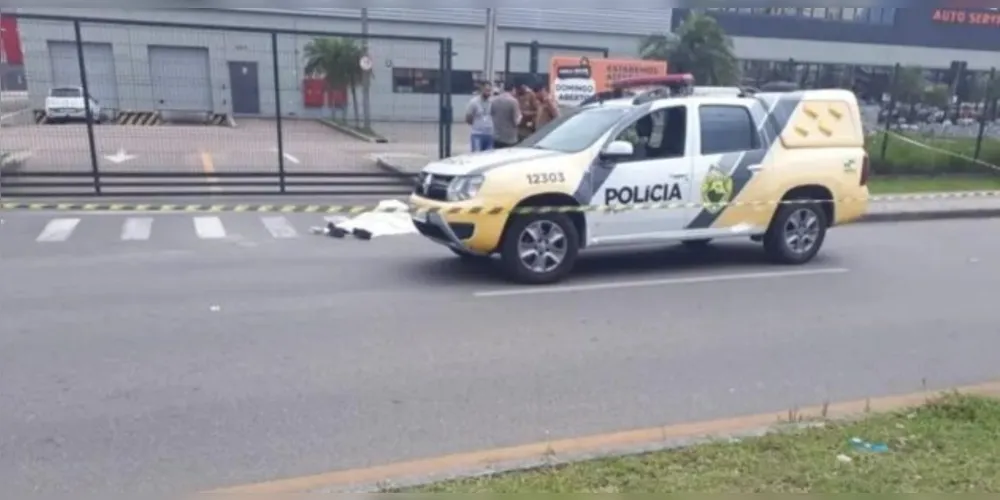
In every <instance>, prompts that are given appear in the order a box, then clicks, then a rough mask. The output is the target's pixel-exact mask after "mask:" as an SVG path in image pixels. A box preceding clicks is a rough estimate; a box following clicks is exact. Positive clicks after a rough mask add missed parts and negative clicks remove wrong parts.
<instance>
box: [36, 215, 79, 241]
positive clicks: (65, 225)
mask: <svg viewBox="0 0 1000 500" xmlns="http://www.w3.org/2000/svg"><path fill="white" fill-rule="evenodd" d="M79 223H80V219H52V220H51V221H49V223H48V224H46V225H45V229H42V233H41V234H39V235H38V238H36V239H35V241H44V242H56V241H66V240H67V239H69V237H70V235H71V234H73V230H74V229H76V225H77V224H79Z"/></svg>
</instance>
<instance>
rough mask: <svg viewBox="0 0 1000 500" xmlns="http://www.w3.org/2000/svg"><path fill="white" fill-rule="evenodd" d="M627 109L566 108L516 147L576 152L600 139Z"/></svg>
mask: <svg viewBox="0 0 1000 500" xmlns="http://www.w3.org/2000/svg"><path fill="white" fill-rule="evenodd" d="M628 111H629V108H617V107H607V108H588V109H579V108H577V109H574V110H570V111H567V112H565V114H563V115H562V116H560V117H559V118H557V119H555V120H553V121H551V122H549V123H548V124H546V125H545V126H544V127H542V128H540V129H538V131H536V132H535V133H534V134H531V135H530V136H528V137H527V138H525V139H524V141H522V142H521V144H519V145H518V146H519V147H525V148H536V149H548V150H552V151H562V152H563V153H578V152H580V151H583V150H584V149H587V148H588V147H590V146H591V145H592V144H594V142H595V141H597V140H598V139H600V138H601V136H602V135H604V133H605V132H607V131H608V130H610V129H611V127H612V126H614V124H615V123H618V120H620V119H621V118H622V117H623V116H625V114H626V113H628Z"/></svg>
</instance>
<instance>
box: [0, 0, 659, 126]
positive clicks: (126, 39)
mask: <svg viewBox="0 0 1000 500" xmlns="http://www.w3.org/2000/svg"><path fill="white" fill-rule="evenodd" d="M16 14H17V15H19V16H20V17H19V19H18V22H19V25H20V31H21V45H22V46H23V51H24V64H25V74H26V78H27V84H28V89H29V94H30V98H31V101H32V105H33V106H34V107H35V108H36V109H39V108H40V107H41V106H42V104H43V102H44V98H45V95H46V93H47V92H48V90H49V89H50V88H51V87H53V86H63V85H79V81H80V71H79V65H78V57H77V46H76V43H75V33H74V26H73V23H72V22H70V21H68V20H51V19H38V18H32V17H30V16H31V15H32V14H35V15H49V16H65V17H70V16H71V17H74V18H80V19H94V18H101V19H116V20H120V21H121V20H124V21H129V20H134V21H141V22H164V23H191V24H198V25H205V26H215V27H219V29H201V28H199V29H187V28H179V27H150V26H140V25H129V24H112V23H104V22H99V21H93V22H83V23H81V28H80V35H81V39H82V41H83V53H84V59H85V61H86V75H87V80H88V86H89V87H90V88H91V93H92V95H94V97H95V98H97V99H98V100H99V101H100V102H101V104H102V106H103V107H104V109H107V110H112V111H124V110H128V111H156V110H184V111H206V112H213V113H222V114H233V115H235V116H241V115H251V116H252V115H265V116H273V115H274V113H275V108H276V106H275V102H276V98H275V78H274V74H275V71H274V70H275V66H274V64H273V60H274V58H273V53H272V44H271V35H270V34H268V33H264V32H261V33H248V32H240V31H235V30H227V29H225V27H227V26H230V27H259V28H264V29H281V30H302V31H310V32H320V31H322V32H329V33H360V30H361V23H360V15H361V11H360V9H347V8H330V9H300V10H282V9H189V10H166V9H160V10H145V11H124V10H117V11H116V10H114V9H100V10H97V9H43V8H33V9H32V8H21V9H17V11H16ZM671 15H672V11H671V10H670V9H660V10H617V9H616V10H606V9H605V10H595V9H527V8H503V7H502V5H501V7H500V8H499V9H497V32H496V37H495V48H496V50H495V52H494V60H495V66H494V68H495V70H496V72H497V75H494V78H495V79H499V78H501V77H502V73H503V71H504V70H505V69H508V70H509V71H511V72H513V73H514V74H515V76H517V75H522V74H524V73H527V72H528V71H529V54H528V48H527V45H528V44H529V43H530V42H532V41H537V42H538V43H539V46H540V47H541V50H540V51H539V54H538V55H539V57H538V58H539V59H541V60H542V61H543V62H542V63H541V64H540V65H539V72H540V73H542V75H540V78H546V77H547V76H546V75H545V74H544V73H545V72H546V71H547V69H546V68H547V61H548V58H549V57H551V56H554V55H587V56H590V57H602V56H604V55H605V54H607V55H608V56H610V57H635V55H636V53H637V50H638V44H639V40H640V38H641V37H642V36H644V35H649V34H652V33H657V32H660V33H662V32H665V31H667V30H669V28H670V25H671ZM368 17H369V20H370V22H369V30H370V33H371V36H372V38H371V44H370V54H371V56H372V60H373V68H374V69H373V73H372V75H373V80H372V87H371V95H372V97H371V110H372V118H373V119H374V120H397V121H403V120H407V121H409V120H414V121H425V120H426V121H432V120H437V119H438V117H439V116H440V114H439V112H440V108H441V103H440V96H439V94H438V93H439V88H440V87H439V85H440V83H441V82H440V81H439V80H440V76H441V72H440V67H441V64H440V55H439V52H440V45H439V44H438V43H435V42H431V41H417V40H387V39H380V38H379V35H397V36H400V35H403V36H413V37H437V38H444V37H448V38H451V39H452V43H453V45H452V52H453V60H452V61H453V63H452V67H453V70H452V75H451V81H450V83H451V90H452V93H453V104H452V105H453V107H455V108H456V109H462V108H464V106H465V104H466V103H467V102H468V99H469V96H470V95H471V94H472V93H473V91H474V85H475V82H477V81H480V80H482V79H483V77H484V75H483V74H482V70H483V68H484V60H485V33H486V30H485V29H484V27H485V25H486V11H485V9H472V8H449V9H411V8H372V9H368ZM314 38H315V36H312V35H310V36H306V35H292V34H281V35H278V37H277V41H278V43H277V53H278V68H277V69H278V71H277V73H278V80H279V84H278V89H279V92H278V94H279V95H280V103H281V112H282V114H283V115H288V116H304V117H309V116H323V115H329V114H330V112H331V111H330V109H325V108H323V107H322V106H323V105H324V103H323V101H324V98H323V96H322V93H323V92H322V89H320V90H319V94H320V95H319V96H318V97H317V96H316V95H315V94H316V92H314V91H315V90H316V89H315V88H313V87H311V85H310V81H309V79H308V78H307V75H305V74H304V73H303V69H304V56H303V50H304V49H305V47H306V45H307V44H308V43H309V42H310V41H312V40H313V39H314ZM508 44H514V46H512V47H511V49H510V58H509V59H510V68H505V67H504V66H505V60H506V59H507V58H506V57H505V56H506V55H507V54H506V50H505V49H506V48H507V46H508ZM547 45H559V46H564V48H561V49H550V48H549V49H547V48H546V46H547ZM565 46H573V47H578V48H577V49H569V48H565ZM458 114H460V113H458Z"/></svg>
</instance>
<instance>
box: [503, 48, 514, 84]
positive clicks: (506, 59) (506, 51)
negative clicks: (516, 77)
mask: <svg viewBox="0 0 1000 500" xmlns="http://www.w3.org/2000/svg"><path fill="white" fill-rule="evenodd" d="M510 44H511V42H507V43H505V44H503V83H504V85H509V84H511V83H514V81H513V80H512V79H511V78H510Z"/></svg>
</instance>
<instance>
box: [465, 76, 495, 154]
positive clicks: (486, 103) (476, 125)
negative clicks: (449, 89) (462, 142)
mask: <svg viewBox="0 0 1000 500" xmlns="http://www.w3.org/2000/svg"><path fill="white" fill-rule="evenodd" d="M479 90H480V91H479V94H477V95H476V96H475V97H473V98H472V100H471V101H469V105H468V107H466V108H465V123H468V124H469V125H470V126H471V127H472V133H471V136H470V145H471V148H472V151H473V152H475V151H488V150H490V149H493V85H491V84H490V83H489V82H486V83H483V85H482V87H480V89H479Z"/></svg>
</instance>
